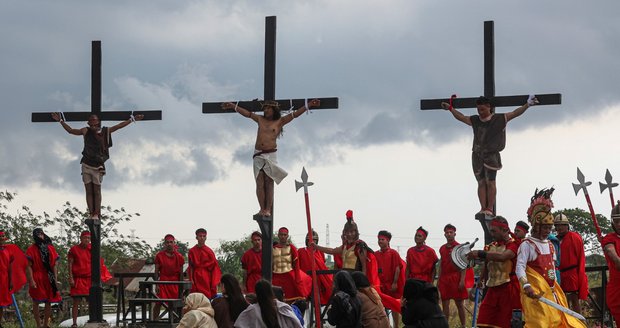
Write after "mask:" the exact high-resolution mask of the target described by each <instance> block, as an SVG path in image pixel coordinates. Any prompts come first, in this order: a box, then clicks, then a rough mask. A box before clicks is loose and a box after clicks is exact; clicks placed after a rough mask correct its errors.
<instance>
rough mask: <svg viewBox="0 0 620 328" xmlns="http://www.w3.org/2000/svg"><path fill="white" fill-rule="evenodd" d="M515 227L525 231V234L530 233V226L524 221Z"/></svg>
mask: <svg viewBox="0 0 620 328" xmlns="http://www.w3.org/2000/svg"><path fill="white" fill-rule="evenodd" d="M516 226H517V227H521V228H523V229H525V231H526V232H529V231H530V225H529V224H527V223H526V222H525V221H518V222H517V224H516Z"/></svg>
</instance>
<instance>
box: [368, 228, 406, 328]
mask: <svg viewBox="0 0 620 328" xmlns="http://www.w3.org/2000/svg"><path fill="white" fill-rule="evenodd" d="M390 240H392V234H391V233H390V232H389V231H387V230H381V231H379V233H378V235H377V243H378V244H379V251H378V252H375V258H376V259H377V271H378V273H379V281H380V282H381V292H382V293H384V294H386V295H389V296H391V297H394V298H396V299H401V298H402V297H403V287H404V286H405V262H404V261H403V260H402V259H401V258H400V254H398V252H397V251H396V250H394V249H392V248H391V247H390ZM392 318H394V327H400V315H399V314H398V313H396V312H395V313H392Z"/></svg>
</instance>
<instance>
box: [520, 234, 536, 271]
mask: <svg viewBox="0 0 620 328" xmlns="http://www.w3.org/2000/svg"><path fill="white" fill-rule="evenodd" d="M532 246H533V245H531V244H530V243H528V242H523V243H521V245H520V246H519V250H518V251H517V267H516V268H515V273H516V275H517V279H519V280H521V278H522V277H525V278H526V280H527V277H526V275H525V267H526V266H527V262H529V261H533V260H535V259H536V250H534V249H533V248H532Z"/></svg>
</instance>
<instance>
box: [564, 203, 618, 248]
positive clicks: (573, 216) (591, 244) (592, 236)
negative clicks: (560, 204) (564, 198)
mask: <svg viewBox="0 0 620 328" xmlns="http://www.w3.org/2000/svg"><path fill="white" fill-rule="evenodd" d="M560 213H563V214H564V215H566V217H568V222H569V223H570V227H571V230H572V231H575V232H577V233H578V234H580V235H581V238H582V239H583V246H584V248H585V251H586V253H590V254H599V255H600V254H603V250H602V249H601V244H600V243H599V242H598V239H597V237H596V228H594V222H592V215H590V212H589V211H585V210H583V209H580V208H572V209H571V208H565V209H563V210H560V211H556V212H554V213H553V216H554V217H555V216H556V215H558V214H560ZM596 220H597V221H598V224H599V226H600V228H601V231H602V233H603V236H604V235H605V234H607V233H608V232H611V231H612V229H611V222H610V221H609V219H607V217H605V216H604V215H601V214H596Z"/></svg>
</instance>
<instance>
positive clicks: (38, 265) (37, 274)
mask: <svg viewBox="0 0 620 328" xmlns="http://www.w3.org/2000/svg"><path fill="white" fill-rule="evenodd" d="M32 237H33V238H34V244H32V245H31V246H30V247H28V250H26V257H27V258H28V267H27V268H26V273H27V275H28V283H29V285H30V288H29V289H28V293H29V294H30V297H31V298H32V313H33V315H34V319H35V322H36V324H37V327H47V326H49V320H50V316H51V314H52V307H51V303H57V302H60V301H61V298H60V293H59V292H58V285H57V284H58V266H57V265H56V262H57V261H58V253H57V252H56V249H55V248H54V246H52V240H51V239H50V238H49V237H48V236H47V235H46V234H45V233H44V232H43V229H41V228H36V229H34V230H33V231H32ZM39 303H45V307H44V314H43V322H41V316H40V315H39Z"/></svg>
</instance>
